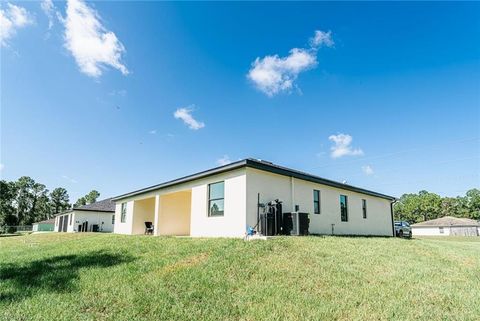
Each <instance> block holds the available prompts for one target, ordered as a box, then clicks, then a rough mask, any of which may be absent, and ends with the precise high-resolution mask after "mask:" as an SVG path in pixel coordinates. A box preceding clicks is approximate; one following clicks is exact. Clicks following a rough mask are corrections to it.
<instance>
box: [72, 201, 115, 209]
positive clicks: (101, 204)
mask: <svg viewBox="0 0 480 321" xmlns="http://www.w3.org/2000/svg"><path fill="white" fill-rule="evenodd" d="M73 210H74V211H95V212H115V203H114V202H113V201H112V199H111V198H107V199H104V200H103V201H98V202H95V203H92V204H87V205H82V206H79V207H74V208H73Z"/></svg>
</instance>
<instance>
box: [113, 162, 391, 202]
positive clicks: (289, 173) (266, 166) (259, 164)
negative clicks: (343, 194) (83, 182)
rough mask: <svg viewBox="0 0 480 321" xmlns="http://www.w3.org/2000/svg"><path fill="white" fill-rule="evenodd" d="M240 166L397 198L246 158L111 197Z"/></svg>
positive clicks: (137, 193)
mask: <svg viewBox="0 0 480 321" xmlns="http://www.w3.org/2000/svg"><path fill="white" fill-rule="evenodd" d="M241 167H251V168H255V169H259V170H264V171H267V172H271V173H276V174H279V175H284V176H291V177H295V178H299V179H303V180H306V181H310V182H315V183H319V184H323V185H328V186H332V187H336V188H340V189H346V190H350V191H354V192H357V193H361V194H366V195H371V196H375V197H379V198H383V199H387V200H389V201H396V200H398V199H397V198H396V197H393V196H390V195H385V194H381V193H377V192H374V191H369V190H366V189H363V188H360V187H355V186H352V185H347V184H343V183H339V182H335V181H332V180H328V179H325V178H321V177H318V176H314V175H310V174H307V173H303V172H300V171H295V170H291V169H288V168H285V167H282V166H278V165H274V164H269V163H266V162H263V161H259V160H255V159H252V158H248V159H243V160H240V161H238V162H234V163H230V164H227V165H224V166H220V167H216V168H214V169H210V170H206V171H202V172H199V173H196V174H193V175H188V176H184V177H181V178H178V179H175V180H171V181H168V182H165V183H161V184H157V185H153V186H150V187H146V188H143V189H139V190H136V191H133V192H130V193H126V194H122V195H119V196H116V197H113V198H112V201H114V202H116V201H119V200H122V199H125V198H128V197H132V196H137V195H141V194H145V193H148V192H152V191H155V190H159V189H162V188H166V187H169V186H173V185H177V184H181V183H186V182H189V181H193V180H196V179H201V178H205V177H209V176H212V175H216V174H220V173H224V172H228V171H231V170H234V169H238V168H241Z"/></svg>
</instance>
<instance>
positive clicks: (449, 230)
mask: <svg viewBox="0 0 480 321" xmlns="http://www.w3.org/2000/svg"><path fill="white" fill-rule="evenodd" d="M412 234H413V235H414V236H415V235H445V236H447V235H455V236H478V235H480V224H479V222H478V221H475V220H472V219H469V218H459V217H452V216H445V217H441V218H437V219H434V220H430V221H425V222H420V223H417V224H413V225H412Z"/></svg>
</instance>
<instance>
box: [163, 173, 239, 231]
mask: <svg viewBox="0 0 480 321" xmlns="http://www.w3.org/2000/svg"><path fill="white" fill-rule="evenodd" d="M220 181H224V182H225V191H224V197H225V201H224V216H220V217H210V216H208V184H211V183H216V182H220ZM246 190H247V186H246V175H245V169H240V170H237V171H232V172H228V173H223V174H220V175H216V176H212V177H209V178H206V179H203V180H201V181H199V182H198V183H196V184H195V186H193V187H192V213H191V226H190V235H191V236H223V237H242V236H243V235H245V230H246V228H245V226H246V224H245V223H246V217H245V213H246ZM160 224H161V222H160Z"/></svg>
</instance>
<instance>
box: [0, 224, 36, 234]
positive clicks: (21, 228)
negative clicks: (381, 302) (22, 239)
mask: <svg viewBox="0 0 480 321" xmlns="http://www.w3.org/2000/svg"><path fill="white" fill-rule="evenodd" d="M31 231H32V225H6V226H3V227H0V234H1V233H5V234H13V233H26V232H31Z"/></svg>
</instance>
